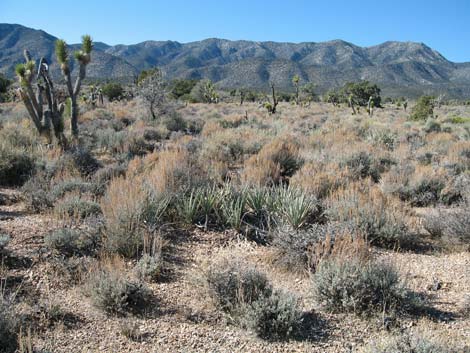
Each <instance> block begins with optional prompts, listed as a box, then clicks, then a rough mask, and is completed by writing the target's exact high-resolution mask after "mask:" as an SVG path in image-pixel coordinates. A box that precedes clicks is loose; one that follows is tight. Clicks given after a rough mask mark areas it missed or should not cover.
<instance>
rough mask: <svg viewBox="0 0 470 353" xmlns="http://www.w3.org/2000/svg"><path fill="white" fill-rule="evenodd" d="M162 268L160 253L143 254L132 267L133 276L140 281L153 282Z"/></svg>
mask: <svg viewBox="0 0 470 353" xmlns="http://www.w3.org/2000/svg"><path fill="white" fill-rule="evenodd" d="M162 267H163V258H162V254H161V251H159V252H157V253H155V254H152V255H149V254H144V255H142V257H141V258H140V259H139V261H138V262H137V264H136V265H135V267H134V271H135V274H136V276H137V278H139V279H140V280H146V281H154V280H156V279H157V278H158V276H159V275H160V273H161V270H162Z"/></svg>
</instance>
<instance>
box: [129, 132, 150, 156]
mask: <svg viewBox="0 0 470 353" xmlns="http://www.w3.org/2000/svg"><path fill="white" fill-rule="evenodd" d="M125 149H126V150H127V155H128V158H129V159H131V158H134V157H137V156H138V157H142V156H145V155H146V154H148V153H149V152H152V151H153V150H154V149H155V146H154V145H153V144H152V143H149V142H147V140H145V139H144V138H143V137H142V136H140V135H137V134H132V135H131V136H129V137H128V138H127V140H126V146H125Z"/></svg>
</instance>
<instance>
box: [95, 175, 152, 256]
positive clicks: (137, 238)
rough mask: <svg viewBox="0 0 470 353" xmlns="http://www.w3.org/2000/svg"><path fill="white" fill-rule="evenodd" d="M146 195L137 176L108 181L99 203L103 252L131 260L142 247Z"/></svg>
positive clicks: (146, 203)
mask: <svg viewBox="0 0 470 353" xmlns="http://www.w3.org/2000/svg"><path fill="white" fill-rule="evenodd" d="M148 204H149V194H148V192H147V191H146V190H145V189H144V188H143V180H142V178H140V177H136V176H135V177H133V178H132V179H131V178H125V177H119V178H116V179H114V180H112V181H111V183H110V184H109V187H108V190H107V192H106V194H105V195H104V197H103V199H102V200H101V209H102V211H103V215H104V217H105V219H106V233H105V244H104V245H105V249H106V250H107V251H109V252H111V253H114V252H117V253H120V254H122V255H124V256H130V257H132V256H133V255H135V254H136V253H138V252H139V249H140V248H141V247H142V245H143V228H142V223H143V220H144V216H145V211H146V209H147V208H148Z"/></svg>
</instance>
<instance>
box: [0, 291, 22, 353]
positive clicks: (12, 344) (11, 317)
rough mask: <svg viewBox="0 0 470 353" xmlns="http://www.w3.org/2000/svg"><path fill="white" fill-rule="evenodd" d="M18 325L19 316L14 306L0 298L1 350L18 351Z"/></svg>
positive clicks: (9, 352)
mask: <svg viewBox="0 0 470 353" xmlns="http://www.w3.org/2000/svg"><path fill="white" fill-rule="evenodd" d="M18 327H19V322H18V318H17V316H16V315H15V313H14V312H13V309H12V306H11V305H10V304H9V303H8V302H7V301H6V300H5V299H4V298H0V352H4V353H13V352H16V348H17V345H18V341H17V337H18Z"/></svg>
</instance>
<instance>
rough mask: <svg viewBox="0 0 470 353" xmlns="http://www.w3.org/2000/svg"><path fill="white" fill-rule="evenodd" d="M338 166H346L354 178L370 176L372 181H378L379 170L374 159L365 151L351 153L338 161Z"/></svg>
mask: <svg viewBox="0 0 470 353" xmlns="http://www.w3.org/2000/svg"><path fill="white" fill-rule="evenodd" d="M340 166H341V167H343V168H344V167H346V168H348V171H349V173H350V174H351V176H352V178H353V179H355V180H358V179H364V178H369V177H370V178H371V179H372V180H373V181H374V182H378V181H379V178H380V170H379V168H378V166H377V164H376V162H375V161H374V159H373V158H372V157H371V156H370V154H369V153H367V152H359V153H357V154H353V155H352V156H350V157H348V158H347V159H346V160H345V161H344V162H342V163H340Z"/></svg>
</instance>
